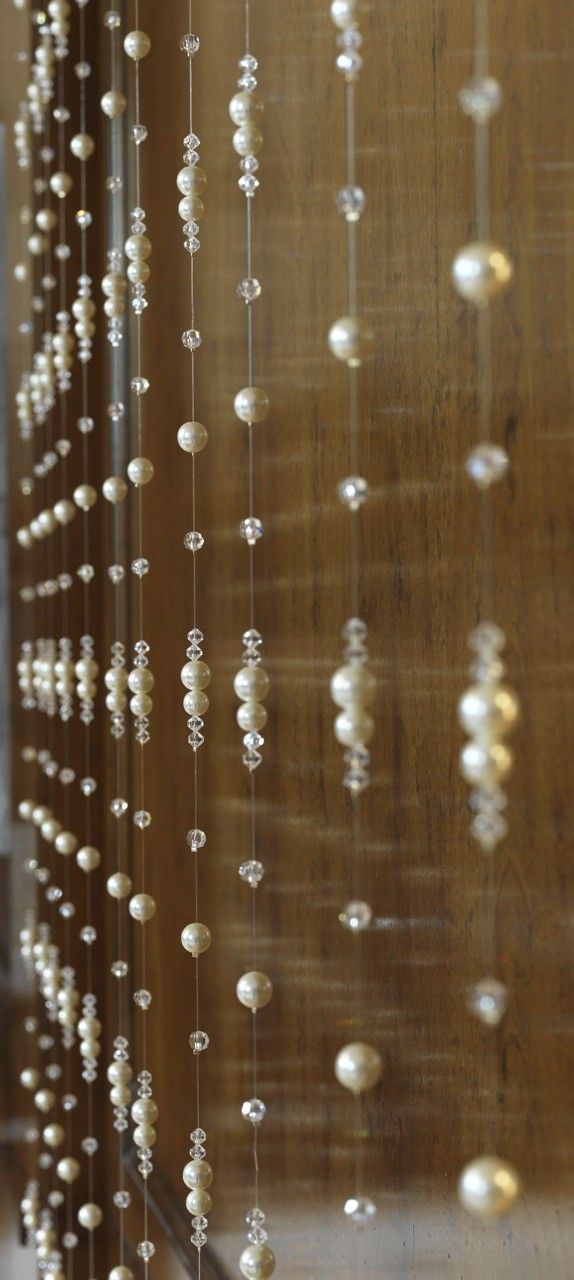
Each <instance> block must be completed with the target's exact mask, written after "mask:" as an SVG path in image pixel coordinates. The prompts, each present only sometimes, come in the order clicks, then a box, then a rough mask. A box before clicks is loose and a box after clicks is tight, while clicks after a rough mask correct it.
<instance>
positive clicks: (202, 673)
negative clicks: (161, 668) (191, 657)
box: [181, 661, 211, 689]
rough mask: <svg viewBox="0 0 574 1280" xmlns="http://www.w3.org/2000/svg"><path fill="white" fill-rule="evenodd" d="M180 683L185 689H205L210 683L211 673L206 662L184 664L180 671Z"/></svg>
mask: <svg viewBox="0 0 574 1280" xmlns="http://www.w3.org/2000/svg"><path fill="white" fill-rule="evenodd" d="M181 682H182V684H183V685H185V688H186V689H206V688H207V686H208V684H210V683H211V671H210V669H209V667H208V665H207V663H206V662H200V661H190V662H186V664H185V666H184V667H182V669H181Z"/></svg>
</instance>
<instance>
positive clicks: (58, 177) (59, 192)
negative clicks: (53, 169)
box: [50, 173, 74, 200]
mask: <svg viewBox="0 0 574 1280" xmlns="http://www.w3.org/2000/svg"><path fill="white" fill-rule="evenodd" d="M73 185H74V180H73V178H72V177H71V175H70V174H69V173H53V174H52V177H51V178H50V186H51V188H52V191H53V192H54V195H56V196H57V197H58V199H59V200H63V199H64V196H67V195H68V192H69V191H71V190H72V187H73Z"/></svg>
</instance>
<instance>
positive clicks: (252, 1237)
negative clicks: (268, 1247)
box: [247, 1227, 269, 1244]
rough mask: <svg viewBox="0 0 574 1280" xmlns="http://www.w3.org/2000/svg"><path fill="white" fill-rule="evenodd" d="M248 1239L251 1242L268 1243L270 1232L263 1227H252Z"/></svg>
mask: <svg viewBox="0 0 574 1280" xmlns="http://www.w3.org/2000/svg"><path fill="white" fill-rule="evenodd" d="M247 1239H248V1240H249V1243H250V1244H266V1242H267V1241H268V1239H269V1234H268V1232H267V1231H265V1230H264V1228H263V1227H252V1228H251V1230H250V1231H248V1232H247Z"/></svg>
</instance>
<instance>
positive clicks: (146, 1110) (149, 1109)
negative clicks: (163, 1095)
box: [131, 1098, 159, 1128]
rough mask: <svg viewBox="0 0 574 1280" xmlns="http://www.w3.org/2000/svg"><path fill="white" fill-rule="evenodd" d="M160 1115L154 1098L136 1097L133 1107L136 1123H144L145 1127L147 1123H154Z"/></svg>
mask: <svg viewBox="0 0 574 1280" xmlns="http://www.w3.org/2000/svg"><path fill="white" fill-rule="evenodd" d="M158 1115H159V1112H158V1109H157V1104H156V1103H155V1102H154V1100H153V1098H136V1101H135V1102H134V1104H133V1107H132V1109H131V1117H132V1120H134V1121H135V1123H136V1124H138V1125H142V1126H143V1127H144V1128H145V1127H146V1125H153V1124H155V1121H156V1120H157V1117H158Z"/></svg>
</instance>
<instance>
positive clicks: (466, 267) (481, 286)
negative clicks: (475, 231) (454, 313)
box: [452, 241, 514, 307]
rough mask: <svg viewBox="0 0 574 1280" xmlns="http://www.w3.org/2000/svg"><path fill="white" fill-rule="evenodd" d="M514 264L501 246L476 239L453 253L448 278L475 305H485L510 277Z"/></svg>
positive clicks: (495, 295)
mask: <svg viewBox="0 0 574 1280" xmlns="http://www.w3.org/2000/svg"><path fill="white" fill-rule="evenodd" d="M513 271H514V267H513V265H512V262H511V261H510V258H509V257H508V255H507V254H506V253H505V252H504V250H503V249H499V248H497V246H496V245H494V244H487V243H486V242H482V241H476V242H475V243H473V244H467V245H465V246H464V249H461V250H460V253H457V255H456V258H455V260H454V262H453V264H452V280H453V284H454V287H455V289H456V291H457V293H460V296H461V298H466V299H467V300H468V301H469V302H475V303H476V305H477V307H487V306H488V303H489V302H490V301H491V299H492V298H496V297H497V295H498V294H499V293H502V291H503V290H504V289H506V286H507V285H508V284H509V282H510V280H511V279H512V275H513Z"/></svg>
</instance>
